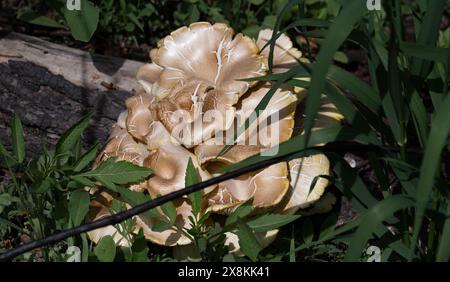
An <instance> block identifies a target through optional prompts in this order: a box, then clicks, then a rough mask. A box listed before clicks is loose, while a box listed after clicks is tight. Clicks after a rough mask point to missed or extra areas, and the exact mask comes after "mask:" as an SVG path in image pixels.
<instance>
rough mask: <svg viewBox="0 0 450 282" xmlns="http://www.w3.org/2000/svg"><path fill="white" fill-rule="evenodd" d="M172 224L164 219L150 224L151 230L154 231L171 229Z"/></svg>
mask: <svg viewBox="0 0 450 282" xmlns="http://www.w3.org/2000/svg"><path fill="white" fill-rule="evenodd" d="M172 226H173V224H172V223H170V222H166V221H158V222H157V223H155V224H153V225H152V230H153V231H155V232H163V231H166V230H169V229H171V228H172Z"/></svg>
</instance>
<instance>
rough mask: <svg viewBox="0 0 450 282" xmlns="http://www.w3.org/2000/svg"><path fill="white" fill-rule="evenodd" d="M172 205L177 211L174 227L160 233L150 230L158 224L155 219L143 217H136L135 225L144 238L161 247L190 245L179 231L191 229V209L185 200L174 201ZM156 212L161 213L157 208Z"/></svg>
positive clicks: (188, 239) (189, 241)
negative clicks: (140, 230)
mask: <svg viewBox="0 0 450 282" xmlns="http://www.w3.org/2000/svg"><path fill="white" fill-rule="evenodd" d="M173 203H174V204H175V207H176V210H177V219H176V221H175V226H173V227H172V228H170V229H168V230H164V231H162V232H158V231H155V230H152V226H153V225H154V224H156V223H157V222H159V220H158V219H156V218H150V217H147V216H145V215H139V216H137V217H136V225H137V226H138V227H139V228H142V230H143V232H144V236H145V238H147V239H148V240H150V241H152V242H153V243H156V244H159V245H163V246H175V245H188V244H190V243H192V241H191V239H190V238H188V237H187V236H186V235H185V234H184V232H183V231H181V230H180V229H186V230H189V229H190V228H191V222H190V220H189V216H191V215H192V207H191V205H190V204H189V203H188V201H187V200H183V199H181V200H176V201H174V202H173ZM157 210H159V212H161V210H160V209H159V208H158V209H157ZM161 213H162V212H161Z"/></svg>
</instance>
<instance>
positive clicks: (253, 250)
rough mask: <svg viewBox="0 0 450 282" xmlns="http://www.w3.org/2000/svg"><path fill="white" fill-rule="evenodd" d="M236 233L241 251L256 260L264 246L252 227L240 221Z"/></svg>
mask: <svg viewBox="0 0 450 282" xmlns="http://www.w3.org/2000/svg"><path fill="white" fill-rule="evenodd" d="M236 235H237V236H238V238H239V246H240V247H241V251H242V252H243V253H244V254H245V255H246V256H248V257H249V258H250V259H251V260H252V261H256V260H257V258H258V254H259V252H260V251H261V249H262V248H261V244H260V243H259V242H258V239H257V238H256V236H255V234H254V233H253V231H252V230H251V228H250V227H249V226H248V225H247V224H245V223H239V224H238V228H237V231H236Z"/></svg>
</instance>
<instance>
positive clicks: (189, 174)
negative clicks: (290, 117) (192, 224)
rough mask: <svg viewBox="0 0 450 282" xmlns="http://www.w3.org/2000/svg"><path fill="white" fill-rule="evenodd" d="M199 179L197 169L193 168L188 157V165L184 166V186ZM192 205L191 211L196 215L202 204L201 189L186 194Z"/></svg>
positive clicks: (192, 183)
mask: <svg viewBox="0 0 450 282" xmlns="http://www.w3.org/2000/svg"><path fill="white" fill-rule="evenodd" d="M200 181H201V178H200V175H199V173H198V170H197V169H196V168H195V166H194V163H193V162H192V159H191V158H189V161H188V165H187V167H186V176H185V180H184V185H185V187H189V186H191V185H194V184H196V183H198V182H200ZM188 198H189V200H190V201H191V205H192V212H193V214H194V215H198V214H199V213H200V210H201V205H202V191H197V192H194V193H191V194H189V195H188Z"/></svg>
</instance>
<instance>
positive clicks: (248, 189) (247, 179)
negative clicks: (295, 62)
mask: <svg viewBox="0 0 450 282" xmlns="http://www.w3.org/2000/svg"><path fill="white" fill-rule="evenodd" d="M269 90H270V85H268V84H264V85H261V86H259V87H257V88H255V89H254V91H253V92H250V94H248V96H246V97H245V98H244V99H243V100H242V105H241V108H240V109H239V112H240V116H241V122H242V123H243V122H244V121H245V120H246V119H247V118H248V117H249V116H250V114H251V113H252V112H253V111H254V109H255V107H256V106H257V105H258V104H259V102H260V101H261V100H262V99H263V97H264V96H265V95H266V94H267V92H268V91H269ZM296 101H297V99H296V97H295V95H293V94H292V93H291V92H290V91H284V90H281V89H279V90H277V91H276V92H275V93H274V96H273V97H272V98H271V100H270V101H269V103H268V105H267V107H266V110H267V114H266V115H261V116H260V117H261V118H262V120H258V121H255V122H254V123H253V124H252V125H251V126H250V127H249V128H248V129H247V130H246V132H245V133H243V134H242V138H243V139H245V140H244V142H243V143H244V144H245V145H240V144H241V143H240V141H242V140H240V139H238V145H234V146H233V147H231V149H230V150H229V151H228V152H227V153H225V154H224V155H223V156H220V157H217V158H216V156H218V154H219V152H220V151H221V149H222V147H223V145H217V144H221V143H219V142H218V141H219V140H214V141H213V142H211V140H209V141H210V142H208V141H207V142H205V143H203V144H201V145H199V146H197V147H196V149H195V154H196V156H197V157H198V159H199V161H200V163H201V164H202V165H203V166H204V167H206V168H207V170H208V168H209V169H214V167H220V166H224V165H227V164H232V163H237V162H240V161H242V160H244V159H246V158H248V157H251V156H253V155H256V154H258V153H260V152H262V151H264V150H266V149H268V148H270V147H273V146H275V145H278V144H279V143H280V142H284V141H286V140H288V139H289V138H290V137H291V135H292V132H293V127H294V118H293V116H294V112H295V106H296ZM274 112H275V113H277V114H278V117H279V120H277V119H275V118H274V117H276V115H273V113H274ZM269 117H270V118H271V120H272V121H271V124H267V122H266V124H264V123H263V121H264V120H268V119H269ZM272 126H274V127H277V128H278V130H275V131H274V132H272V131H271V130H270V129H271V127H272ZM265 129H269V130H267V132H266V134H267V135H266V134H260V133H262V130H265ZM271 134H276V139H275V140H270V139H271V138H270V135H271ZM227 136H230V135H229V134H228V135H227ZM262 136H267V138H268V139H269V140H270V142H267V141H269V140H265V141H266V142H261V141H263V140H261V139H263V138H264V137H263V138H261V137H262ZM252 137H255V138H252ZM220 138H223V137H220ZM252 139H253V140H255V141H256V142H254V143H256V144H252V142H253V141H252ZM223 140H224V139H222V141H223ZM214 143H215V144H214ZM222 144H223V142H222ZM265 145H268V146H265ZM287 175H288V171H287V165H286V163H279V164H275V165H272V166H270V167H268V168H265V169H263V170H260V171H255V172H252V173H248V174H245V175H242V176H240V177H237V178H235V179H230V180H227V181H224V182H222V183H220V184H219V185H218V187H217V188H216V189H215V190H214V191H213V192H212V193H211V194H209V195H207V200H208V204H209V210H211V211H214V212H219V213H229V212H231V211H232V210H233V209H234V208H236V207H237V206H238V205H240V204H242V203H244V202H246V201H248V200H249V199H250V198H253V206H254V207H255V208H257V209H265V208H270V207H272V206H275V205H277V204H278V203H279V202H280V201H281V199H282V198H283V196H284V194H285V193H286V191H287V189H288V185H289V184H288V180H287Z"/></svg>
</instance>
